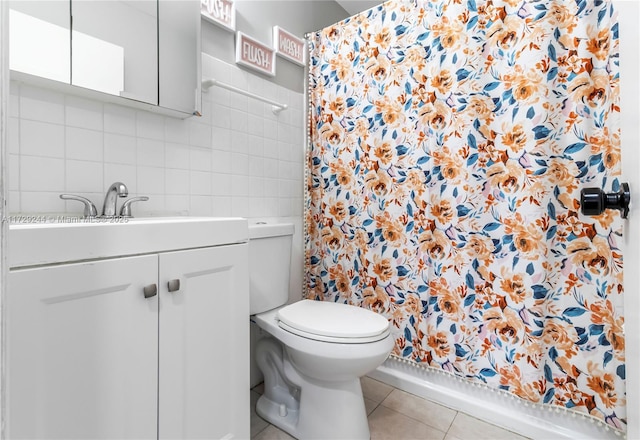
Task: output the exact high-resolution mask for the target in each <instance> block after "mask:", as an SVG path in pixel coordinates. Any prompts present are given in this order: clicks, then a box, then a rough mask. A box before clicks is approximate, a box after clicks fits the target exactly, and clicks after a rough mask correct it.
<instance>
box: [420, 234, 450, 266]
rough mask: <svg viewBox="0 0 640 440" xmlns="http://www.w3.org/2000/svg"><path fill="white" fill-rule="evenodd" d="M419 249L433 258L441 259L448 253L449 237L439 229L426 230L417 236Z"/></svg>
mask: <svg viewBox="0 0 640 440" xmlns="http://www.w3.org/2000/svg"><path fill="white" fill-rule="evenodd" d="M418 243H419V244H420V250H421V251H422V252H423V253H424V254H427V255H429V256H430V257H431V258H433V259H434V260H442V259H443V258H446V257H447V256H448V255H449V245H450V242H449V239H448V238H447V236H446V235H445V234H444V232H442V231H441V230H439V229H435V230H434V231H431V230H426V231H424V232H423V233H422V234H420V235H419V236H418Z"/></svg>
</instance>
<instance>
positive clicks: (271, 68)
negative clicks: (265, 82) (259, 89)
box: [236, 31, 276, 76]
mask: <svg viewBox="0 0 640 440" xmlns="http://www.w3.org/2000/svg"><path fill="white" fill-rule="evenodd" d="M275 61H276V51H275V50H274V49H273V48H271V47H269V46H267V45H266V44H264V43H261V42H259V41H257V40H254V39H253V38H251V37H248V36H247V35H245V34H243V33H242V32H240V31H238V32H237V33H236V64H241V65H243V66H246V67H249V68H251V69H254V70H257V71H258V72H261V73H264V74H267V75H269V76H275V75H276V63H275Z"/></svg>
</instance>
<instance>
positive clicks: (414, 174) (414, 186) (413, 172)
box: [405, 168, 427, 195]
mask: <svg viewBox="0 0 640 440" xmlns="http://www.w3.org/2000/svg"><path fill="white" fill-rule="evenodd" d="M424 181H425V173H424V171H422V170H419V169H417V168H412V169H410V170H409V171H408V172H407V179H406V180H405V183H406V185H407V186H408V187H409V189H411V190H412V191H415V193H416V194H417V195H422V193H423V192H424V191H425V190H426V189H427V188H426V185H425V183H424Z"/></svg>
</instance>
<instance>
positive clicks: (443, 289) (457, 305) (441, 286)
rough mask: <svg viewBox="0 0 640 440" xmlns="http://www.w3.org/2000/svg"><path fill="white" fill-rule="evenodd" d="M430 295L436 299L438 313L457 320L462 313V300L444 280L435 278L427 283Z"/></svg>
mask: <svg viewBox="0 0 640 440" xmlns="http://www.w3.org/2000/svg"><path fill="white" fill-rule="evenodd" d="M429 287H430V288H431V295H432V296H435V297H437V298H438V307H439V308H440V311H441V312H442V313H444V314H445V315H447V316H450V317H454V318H458V317H459V316H460V315H461V314H462V313H463V312H462V309H461V306H462V298H460V295H458V294H457V292H455V290H453V289H452V288H451V287H450V286H449V283H447V280H446V279H444V278H437V279H435V280H433V281H430V282H429Z"/></svg>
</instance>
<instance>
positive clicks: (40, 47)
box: [9, 0, 71, 84]
mask: <svg viewBox="0 0 640 440" xmlns="http://www.w3.org/2000/svg"><path fill="white" fill-rule="evenodd" d="M9 8H10V9H9V32H10V34H9V44H10V47H9V58H10V61H9V64H10V68H11V70H14V71H17V72H23V73H28V74H30V75H35V76H39V77H42V78H47V79H52V80H55V81H60V82H63V83H66V84H69V83H70V82H71V49H70V45H69V39H70V38H71V23H70V16H69V1H68V0H46V1H16V0H12V1H10V2H9Z"/></svg>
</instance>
